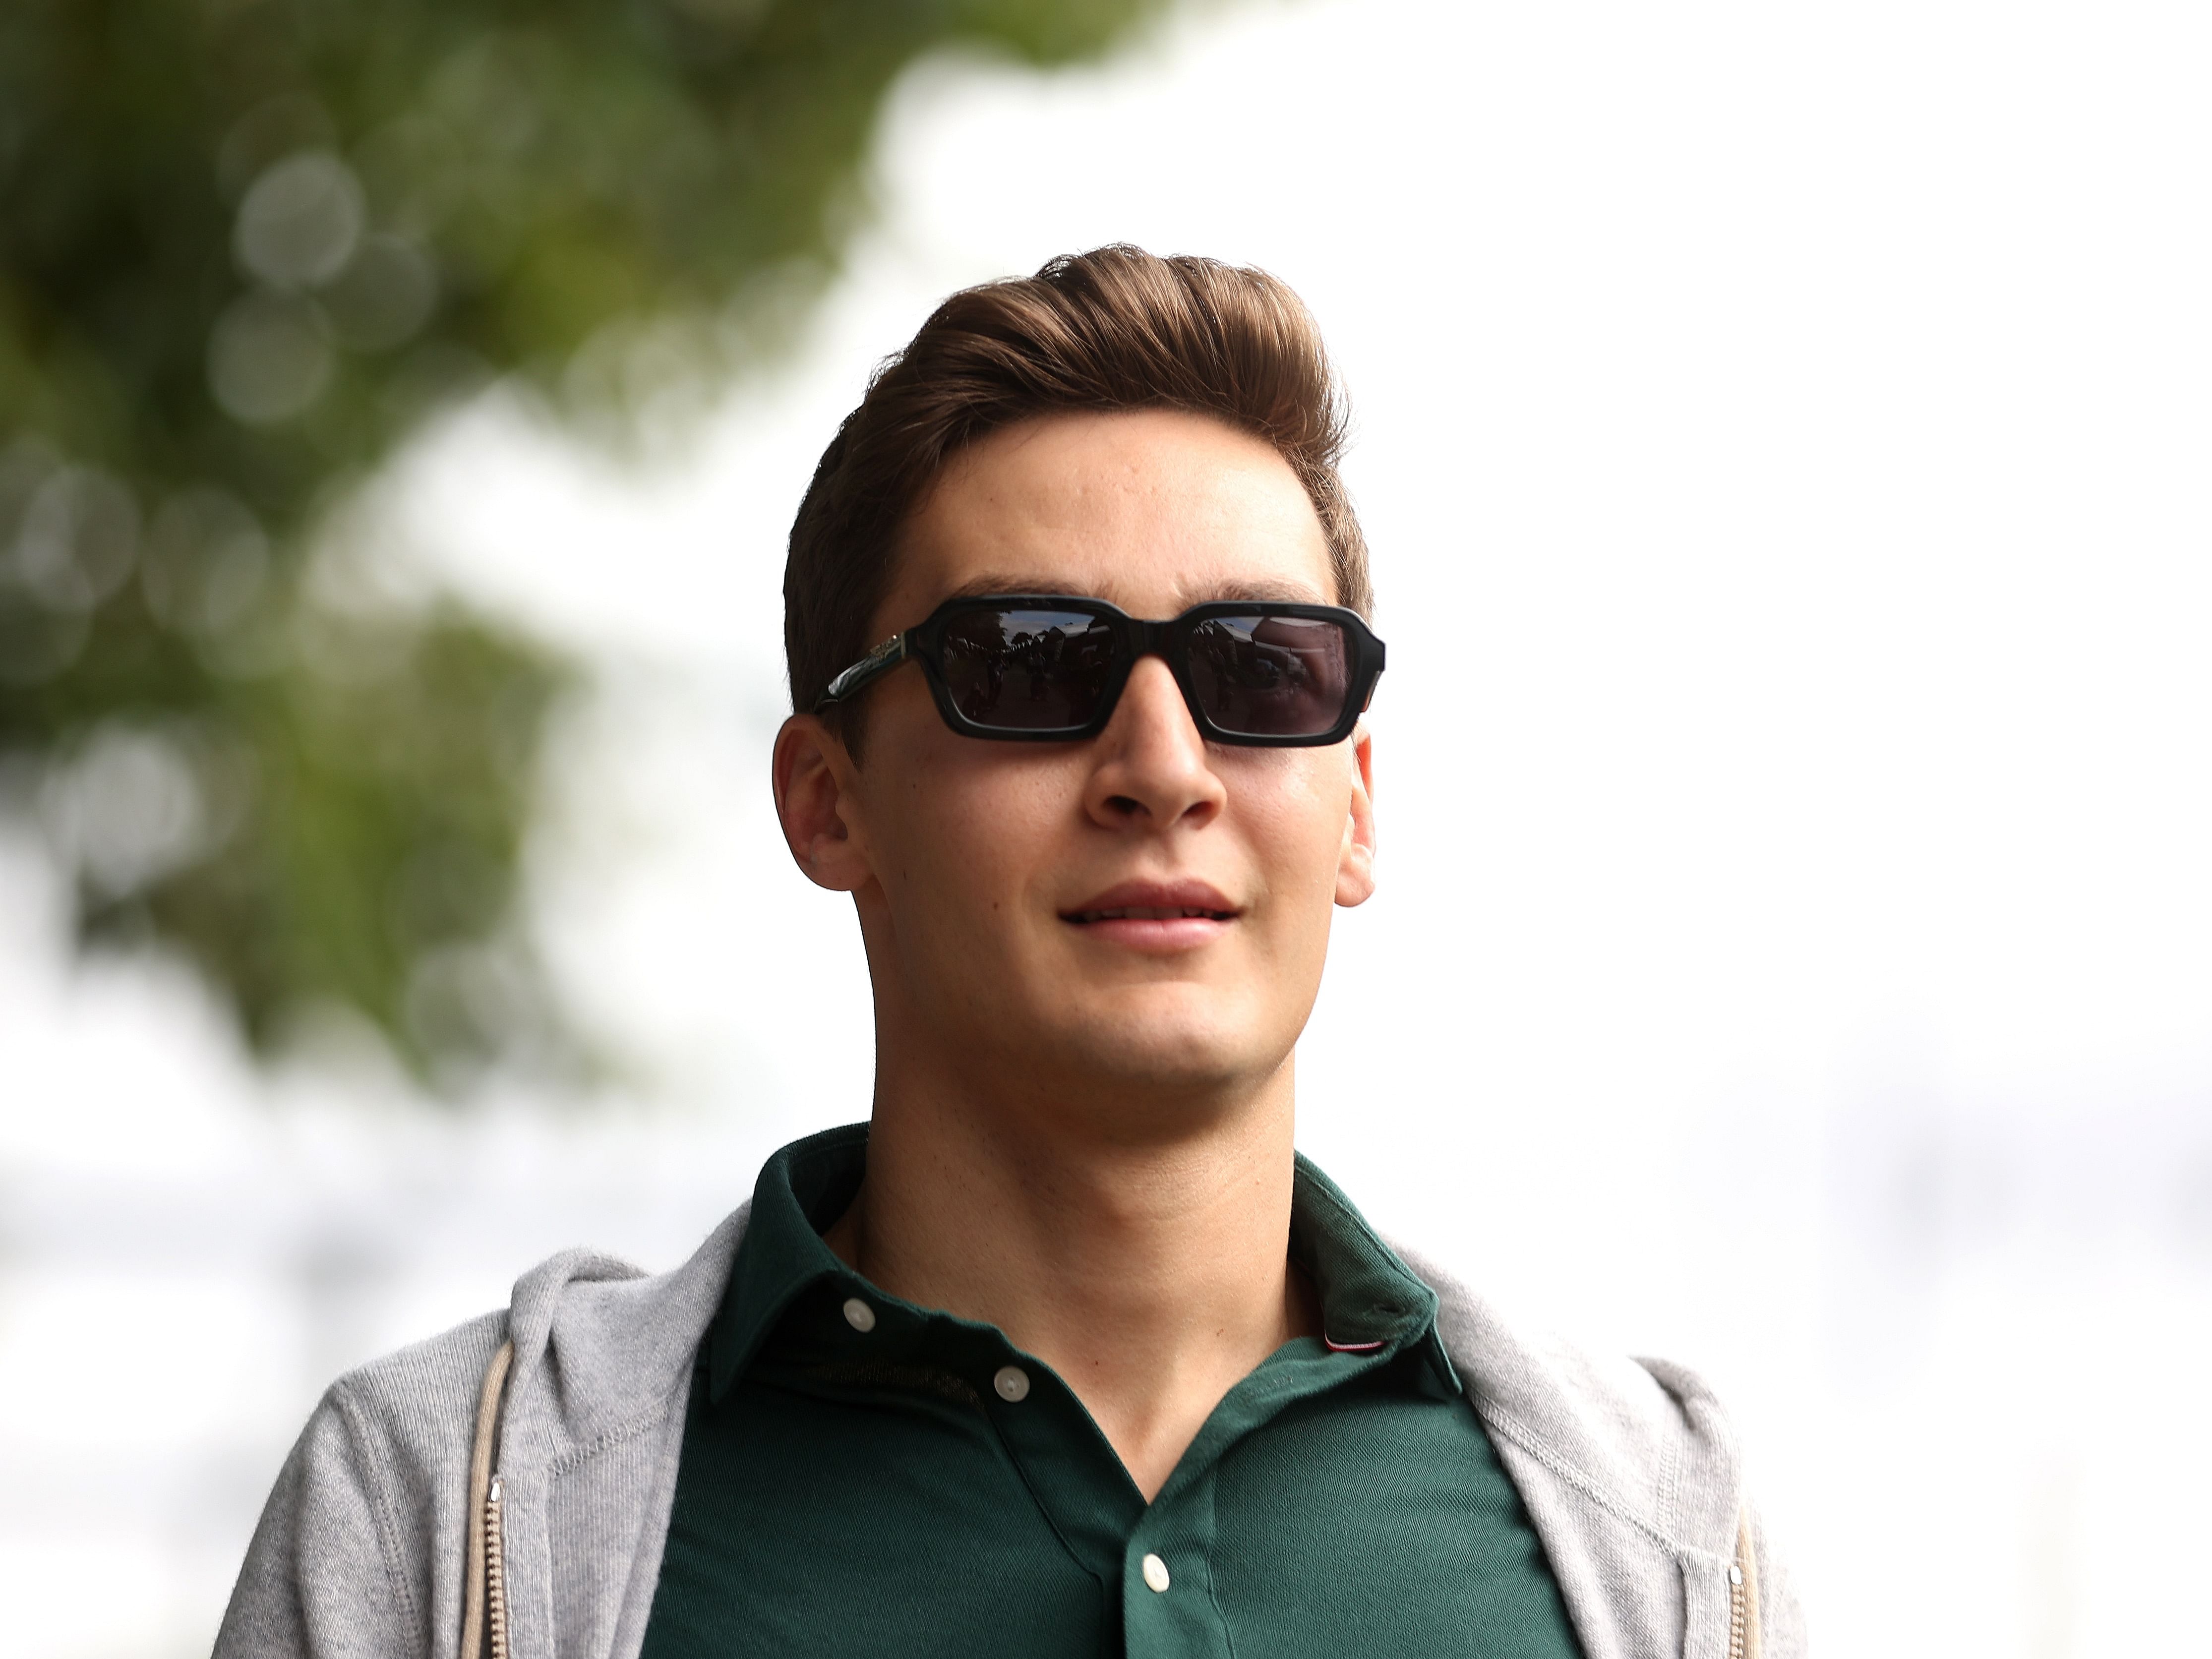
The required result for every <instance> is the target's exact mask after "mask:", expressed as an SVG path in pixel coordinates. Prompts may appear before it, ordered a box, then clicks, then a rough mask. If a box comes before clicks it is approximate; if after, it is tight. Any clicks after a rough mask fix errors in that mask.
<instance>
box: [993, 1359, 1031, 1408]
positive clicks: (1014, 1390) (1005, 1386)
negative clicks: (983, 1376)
mask: <svg viewBox="0 0 2212 1659" xmlns="http://www.w3.org/2000/svg"><path fill="white" fill-rule="evenodd" d="M991 1386H992V1387H993V1388H994V1389H997V1390H998V1391H999V1398H1000V1399H1001V1400H1004V1401H1008V1402H1010V1403H1011V1402H1012V1401H1020V1400H1026V1399H1028V1398H1029V1397H1030V1374H1029V1373H1028V1372H1027V1371H1025V1370H1023V1369H1022V1368H1021V1367H1020V1366H1019V1365H1001V1366H1000V1367H999V1374H998V1375H997V1376H994V1377H993V1378H992V1379H991Z"/></svg>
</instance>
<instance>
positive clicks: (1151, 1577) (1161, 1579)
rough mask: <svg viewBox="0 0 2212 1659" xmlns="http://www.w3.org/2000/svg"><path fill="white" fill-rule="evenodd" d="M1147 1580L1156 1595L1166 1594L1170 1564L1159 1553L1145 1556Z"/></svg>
mask: <svg viewBox="0 0 2212 1659" xmlns="http://www.w3.org/2000/svg"><path fill="white" fill-rule="evenodd" d="M1145 1582H1146V1583H1147V1584H1150V1585H1151V1586H1152V1592H1153V1594H1154V1595H1165V1594H1166V1593H1167V1588H1168V1564H1167V1563H1166V1562H1164V1561H1163V1560H1161V1559H1160V1558H1159V1557H1158V1556H1157V1555H1148V1556H1146V1558H1145Z"/></svg>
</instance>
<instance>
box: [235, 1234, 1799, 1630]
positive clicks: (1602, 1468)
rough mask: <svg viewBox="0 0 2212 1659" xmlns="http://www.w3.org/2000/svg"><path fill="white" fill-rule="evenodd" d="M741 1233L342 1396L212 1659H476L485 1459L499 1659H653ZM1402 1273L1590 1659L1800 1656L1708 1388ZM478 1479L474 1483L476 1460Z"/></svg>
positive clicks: (582, 1265)
mask: <svg viewBox="0 0 2212 1659" xmlns="http://www.w3.org/2000/svg"><path fill="white" fill-rule="evenodd" d="M748 1207H749V1206H748ZM745 1216H746V1210H745V1209H743V1208H741V1209H739V1210H738V1212H737V1213H736V1214H734V1215H732V1216H731V1217H730V1218H729V1219H728V1220H726V1221H725V1222H724V1223H723V1224H722V1225H720V1227H718V1228H717V1229H715V1231H714V1234H713V1236H712V1237H709V1238H708V1240H707V1242H706V1243H705V1244H703V1245H702V1246H701V1247H700V1249H699V1250H698V1252H697V1253H696V1255H693V1256H692V1258H691V1259H690V1261H686V1262H685V1263H684V1265H683V1266H682V1267H678V1268H676V1269H675V1270H674V1271H673V1272H671V1273H660V1274H656V1275H651V1276H648V1275H647V1274H644V1273H641V1272H640V1271H639V1270H638V1269H637V1268H635V1267H630V1266H629V1264H627V1263H625V1262H622V1261H616V1260H613V1259H611V1258H610V1257H607V1256H604V1255H597V1254H594V1253H592V1252H590V1251H585V1250H571V1251H567V1252H564V1253H563V1254H562V1255H556V1256H555V1257H553V1258H552V1259H551V1260H550V1261H546V1262H544V1264H542V1265H541V1266H539V1267H535V1268H533V1269H532V1270H531V1271H530V1272H529V1273H526V1274H525V1275H524V1276H523V1277H522V1278H521V1279H520V1280H519V1281H518V1282H517V1283H516V1285H515V1287H514V1297H513V1304H512V1305H511V1306H510V1307H509V1308H508V1309H507V1311H506V1312H505V1313H501V1314H490V1315H487V1316H484V1317H483V1318H480V1319H477V1320H473V1321H471V1322H469V1323H468V1324H465V1325H463V1326H461V1327H459V1328H458V1329H455V1330H453V1331H449V1332H447V1334H444V1335H443V1336H440V1337H435V1338H433V1339H432V1340H429V1341H428V1342H423V1343H420V1344H418V1345H416V1346H413V1347H410V1348H405V1349H402V1350H401V1351H400V1352H398V1353H395V1354H392V1355H390V1356H388V1357H387V1358H383V1359H380V1360H377V1361H375V1362H374V1363H373V1364H368V1365H365V1366H363V1367H362V1369H361V1370H356V1371H354V1372H351V1373H349V1375H347V1376H343V1377H341V1378H339V1379H338V1381H337V1383H333V1384H332V1385H331V1389H330V1392H329V1393H328V1394H326V1395H325V1396H324V1397H323V1400H322V1403H321V1404H320V1405H319V1407H317V1408H316V1410H315V1413H314V1414H313V1417H311V1418H310V1419H308V1422H307V1429H306V1431H304V1432H303V1433H302V1434H301V1437H300V1441H299V1443H298V1444H297V1445H296V1446H295V1447H294V1449H293V1450H292V1454H291V1455H290V1457H289V1458H288V1459H287V1460H286V1462H285V1464H284V1468H283V1472H282V1473H281V1474H279V1475H278V1476H277V1478H276V1490H275V1491H274V1492H271V1493H270V1498H269V1504H268V1507H267V1508H266V1510H264V1511H263V1514H262V1516H261V1522H260V1525H259V1526H258V1528H256V1529H255V1532H254V1534H253V1541H252V1545H251V1547H249V1548H248V1550H247V1552H246V1565H245V1566H244V1568H243V1569H242V1571H240V1575H239V1580H238V1587H237V1589H236V1590H235V1591H234V1592H233V1594H232V1596H231V1602H230V1608H229V1611H228V1613H226V1614H225V1616H224V1619H223V1622H222V1632H221V1633H220V1634H219V1635H218V1636H217V1637H216V1649H215V1651H216V1659H478V1655H477V1654H476V1653H470V1654H463V1652H462V1651H461V1650H462V1647H463V1626H464V1622H465V1619H464V1601H465V1597H466V1596H467V1595H469V1588H468V1583H469V1575H470V1571H471V1560H472V1559H476V1560H477V1561H481V1559H482V1558H483V1534H482V1533H481V1532H479V1533H478V1534H477V1539H476V1541H475V1543H474V1549H475V1553H474V1556H473V1558H472V1555H471V1548H472V1541H471V1518H472V1516H474V1518H476V1519H477V1521H478V1522H482V1521H483V1511H482V1510H480V1509H479V1508H478V1504H479V1503H480V1502H481V1498H478V1499H477V1500H475V1501H472V1499H471V1455H472V1453H473V1452H475V1451H476V1450H477V1446H478V1443H479V1440H480V1439H482V1441H483V1446H484V1449H486V1450H487V1451H489V1449H491V1448H492V1447H494V1446H495V1448H496V1453H495V1458H494V1460H493V1461H494V1463H495V1468H496V1476H497V1479H496V1482H495V1485H494V1486H492V1487H490V1488H489V1490H490V1491H492V1492H495V1494H496V1496H495V1498H494V1506H493V1510H492V1522H493V1526H494V1528H495V1532H496V1534H497V1535H496V1537H495V1538H494V1540H493V1541H492V1545H493V1556H494V1559H495V1562H496V1563H497V1564H498V1565H497V1574H496V1577H495V1589H494V1591H493V1599H494V1607H495V1611H494V1613H493V1618H492V1622H493V1623H494V1624H495V1626H497V1629H496V1631H495V1632H494V1639H493V1640H492V1642H491V1643H489V1644H479V1645H480V1646H484V1647H486V1648H487V1650H490V1651H494V1652H496V1653H497V1656H498V1659H510V1656H511V1659H637V1656H638V1652H639V1650H640V1648H641V1645H642V1644H643V1642H644V1639H645V1627H646V1620H647V1616H648V1615H649V1614H650V1613H651V1612H652V1608H653V1589H654V1587H655V1584H656V1583H657V1582H658V1580H659V1573H660V1552H661V1546H662V1542H663V1541H664V1539H665V1536H666V1534H667V1529H668V1517H669V1512H670V1508H671V1504H672V1502H673V1500H674V1498H675V1492H676V1469H677V1462H678V1455H679V1453H680V1451H681V1449H682V1447H683V1439H684V1407H685V1403H686V1400H687V1397H688V1395H689V1391H690V1379H691V1367H692V1360H693V1356H694V1353H695V1352H696V1349H697V1347H698V1346H699V1342H700V1340H701V1338H702V1336H704V1334H706V1330H707V1327H708V1323H709V1322H710V1321H711V1320H712V1319H713V1318H714V1311H715V1309H716V1308H717V1307H718V1306H719V1304H720V1300H721V1297H722V1292H723V1290H724V1287H725V1286H726V1284H727V1282H728V1279H729V1275H730V1267H731V1262H732V1260H733V1259H734V1257H735V1255H736V1253H737V1246H738V1239H739V1238H740V1237H742V1236H743V1234H744V1226H745ZM1399 1255H1400V1257H1401V1260H1403V1261H1405V1262H1406V1263H1407V1265H1408V1266H1409V1267H1412V1268H1413V1272H1414V1273H1416V1274H1418V1275H1419V1277H1420V1278H1422V1279H1425V1280H1426V1281H1427V1283H1428V1284H1429V1285H1431V1286H1432V1287H1433V1288H1434V1289H1435V1291H1436V1292H1437V1298H1438V1301H1439V1304H1440V1306H1439V1308H1438V1310H1437V1328H1438V1330H1439V1332H1440V1334H1442V1336H1443V1340H1444V1344H1445V1346H1446V1348H1447V1349H1448V1350H1449V1352H1450V1354H1451V1358H1452V1363H1453V1364H1455V1365H1456V1366H1457V1367H1458V1369H1459V1372H1460V1376H1461V1377H1462V1380H1464V1381H1465V1382H1466V1383H1467V1384H1468V1390H1469V1393H1470V1395H1471V1396H1472V1397H1473V1399H1474V1404H1475V1409H1476V1411H1477V1412H1478V1413H1480V1417H1481V1419H1482V1422H1483V1425H1484V1426H1485V1427H1486V1429H1487V1430H1488V1431H1489V1432H1490V1436H1491V1438H1492V1441H1493V1443H1495V1444H1496V1446H1497V1449H1498V1457H1499V1459H1500V1461H1501V1462H1503V1463H1504V1467H1505V1469H1506V1472H1507V1474H1509V1475H1510V1477H1511V1478H1512V1480H1513V1482H1514V1484H1515V1486H1517V1487H1518V1488H1519V1490H1520V1493H1521V1498H1522V1502H1523V1503H1524V1504H1526V1505H1527V1508H1528V1515H1529V1517H1530V1519H1531V1520H1532V1521H1533V1522H1534V1525H1535V1528H1536V1531H1537V1534H1538V1536H1539V1537H1541V1539H1542V1541H1543V1544H1544V1548H1545V1551H1546V1553H1547V1555H1548V1556H1549V1558H1550V1560H1551V1565H1552V1570H1553V1573H1554V1574H1555V1575H1556V1576H1557V1577H1558V1579H1559V1589H1560V1590H1561V1592H1562V1594H1563V1595H1564V1597H1565V1602H1566V1607H1567V1613H1568V1616H1569V1618H1570V1619H1571V1620H1572V1621H1573V1624H1574V1627H1575V1632H1576V1634H1577V1636H1578V1637H1579V1638H1581V1641H1582V1645H1583V1652H1584V1653H1585V1654H1586V1655H1587V1656H1588V1659H1661V1656H1668V1659H1674V1656H1680V1659H1751V1656H1756V1655H1760V1654H1764V1655H1765V1656H1768V1659H1796V1656H1798V1655H1801V1654H1802V1653H1803V1651H1804V1649H1805V1638H1804V1629H1803V1621H1802V1617H1801V1615H1800V1613H1799V1612H1798V1608H1797V1604H1796V1599H1795V1597H1794V1596H1793V1595H1791V1594H1790V1589H1789V1586H1788V1583H1787V1582H1786V1580H1785V1579H1784V1576H1783V1573H1782V1571H1781V1569H1780V1567H1779V1565H1778V1563H1777V1562H1776V1560H1775V1559H1774V1558H1773V1556H1772V1555H1771V1553H1770V1551H1769V1549H1768V1547H1767V1541H1766V1538H1765V1531H1764V1529H1763V1528H1761V1526H1760V1525H1759V1520H1758V1517H1757V1516H1756V1515H1755V1514H1754V1513H1753V1510H1751V1508H1750V1507H1749V1505H1748V1504H1747V1501H1746V1498H1745V1493H1744V1490H1743V1480H1742V1473H1741V1458H1740V1456H1739V1454H1738V1451H1737V1448H1736V1443H1735V1437H1734V1435H1733V1434H1732V1433H1731V1432H1730V1431H1729V1426H1728V1422H1727V1419H1725V1417H1724V1416H1723V1414H1722V1412H1721V1409H1720V1407H1719V1406H1718V1405H1717V1403H1716V1402H1715V1401H1714V1399H1713V1397H1712V1395H1711V1392H1710V1391H1709V1390H1708V1389H1706V1387H1705V1384H1704V1383H1702V1382H1700V1381H1699V1379H1698V1378H1697V1377H1696V1376H1692V1374H1691V1373H1690V1372H1688V1371H1686V1370H1682V1369H1681V1368H1680V1367H1679V1366H1674V1365H1670V1364H1665V1363H1663V1362H1661V1361H1656V1360H1641V1361H1629V1360H1619V1361H1608V1360H1604V1359H1600V1358H1592V1357H1590V1356H1589V1355H1586V1354H1583V1353H1581V1352H1577V1351H1576V1350H1574V1349H1572V1348H1570V1347H1567V1346H1563V1345H1560V1344H1558V1343H1555V1342H1550V1341H1541V1340H1534V1339H1532V1338H1530V1337H1528V1336H1527V1335H1525V1334H1522V1333H1520V1332H1518V1331H1516V1330H1514V1329H1512V1328H1510V1327H1509V1326H1507V1325H1506V1324H1505V1323H1504V1322H1503V1321H1501V1320H1500V1318H1499V1317H1498V1314H1497V1313H1496V1311H1495V1310H1492V1308H1491V1307H1490V1306H1488V1305H1487V1304H1485V1303H1484V1302H1483V1301H1482V1300H1481V1299H1480V1298H1479V1297H1476V1296H1475V1295H1474V1293H1473V1292H1471V1291H1468V1290H1467V1289H1466V1288H1465V1287H1464V1286H1462V1285H1460V1284H1458V1283H1457V1282H1456V1281H1455V1280H1454V1279H1452V1278H1450V1277H1449V1275H1448V1274H1445V1273H1441V1272H1439V1271H1437V1269H1436V1268H1435V1267H1432V1266H1431V1265H1430V1264H1428V1263H1426V1262H1425V1261H1422V1260H1420V1259H1419V1257H1418V1256H1416V1255H1412V1254H1410V1253H1408V1252H1407V1251H1404V1250H1401V1251H1399ZM509 1342H511V1343H512V1345H513V1359H512V1363H511V1365H510V1366H509V1368H508V1369H507V1373H506V1380H505V1388H504V1404H503V1407H501V1409H500V1410H499V1413H498V1419H497V1421H496V1424H495V1425H493V1424H492V1422H491V1419H490V1417H489V1413H483V1415H484V1417H485V1423H486V1428H487V1431H488V1432H487V1433H486V1434H484V1435H483V1436H481V1437H480V1436H479V1433H478V1419H479V1415H480V1412H479V1400H480V1396H482V1395H483V1393H484V1383H485V1380H486V1376H487V1372H488V1370H490V1368H491V1367H492V1366H493V1364H494V1360H495V1356H499V1355H500V1354H501V1347H502V1344H503V1343H509ZM490 1392H491V1397H493V1398H494V1399H497V1398H498V1397H499V1396H500V1393H501V1391H500V1389H498V1387H497V1386H496V1385H495V1387H494V1389H492V1390H491V1391H490ZM494 1428H495V1434H494V1433H493V1432H490V1431H492V1430H493V1429H494ZM477 1476H478V1480H479V1482H480V1483H481V1480H482V1478H483V1467H482V1463H481V1460H479V1467H478V1468H477ZM478 1583H479V1588H480V1587H481V1573H480V1572H479V1575H478ZM478 1602H479V1606H481V1595H479V1596H478ZM467 1622H468V1623H469V1624H470V1625H471V1627H472V1628H477V1629H482V1628H483V1627H484V1621H483V1620H482V1619H481V1618H478V1619H472V1620H468V1621H467Z"/></svg>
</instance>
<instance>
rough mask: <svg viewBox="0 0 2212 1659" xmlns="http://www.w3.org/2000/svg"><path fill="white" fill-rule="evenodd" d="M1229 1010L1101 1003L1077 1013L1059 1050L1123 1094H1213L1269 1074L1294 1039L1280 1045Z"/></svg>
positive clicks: (1141, 1001)
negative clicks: (1072, 1054)
mask: <svg viewBox="0 0 2212 1659" xmlns="http://www.w3.org/2000/svg"><path fill="white" fill-rule="evenodd" d="M1117 1003H1119V1004H1121V1006H1114V1005H1115V1004H1117ZM1147 1004H1155V1006H1147ZM1233 1012H1241V1011H1231V1010H1227V1009H1223V1008H1220V1007H1218V1006H1211V1007H1201V1006H1192V1005H1191V999H1190V998H1189V997H1188V995H1183V996H1179V997H1177V998H1176V999H1175V1000H1174V1002H1173V1003H1172V1004H1171V1005H1170V1006H1166V1007H1161V1006H1156V1000H1154V999H1149V998H1136V999H1123V998H1117V997H1111V996H1107V997H1101V998H1099V999H1097V1001H1096V1002H1094V1003H1092V1004H1091V1006H1089V1007H1087V1008H1085V1009H1084V1010H1081V1011H1079V1013H1078V1017H1077V1018H1076V1020H1075V1021H1074V1023H1073V1029H1070V1030H1067V1031H1066V1038H1067V1042H1066V1047H1067V1048H1070V1049H1073V1050H1074V1051H1075V1052H1077V1053H1078V1054H1080V1055H1081V1057H1082V1058H1081V1063H1082V1065H1083V1066H1085V1069H1086V1071H1087V1072H1088V1073H1089V1074H1090V1075H1091V1076H1093V1077H1097V1078H1099V1079H1102V1080H1103V1079H1109V1078H1110V1079H1113V1080H1114V1081H1115V1082H1116V1083H1117V1084H1119V1085H1121V1086H1122V1087H1124V1088H1127V1089H1131V1090H1135V1091H1143V1092H1147V1093H1158V1094H1163V1095H1168V1096H1186V1095H1199V1094H1214V1093H1218V1092H1219V1091H1222V1090H1224V1089H1234V1088H1235V1087H1236V1086H1237V1085H1238V1084H1239V1083H1241V1082H1248V1081H1254V1082H1255V1081H1258V1080H1259V1079H1263V1078H1267V1077H1270V1076H1273V1074H1274V1073H1275V1072H1276V1071H1277V1070H1278V1069H1279V1067H1280V1066H1281V1065H1282V1063H1283V1062H1284V1060H1286V1059H1287V1058H1288V1057H1289V1055H1290V1051H1291V1043H1292V1042H1296V1040H1297V1036H1296V1033H1295V1032H1293V1033H1291V1036H1290V1037H1289V1039H1288V1040H1287V1041H1285V1040H1282V1039H1280V1038H1279V1036H1278V1035H1277V1034H1276V1033H1275V1032H1274V1031H1273V1030H1261V1029H1258V1028H1257V1024H1256V1023H1255V1022H1253V1021H1250V1020H1249V1019H1238V1018H1233V1017H1232V1016H1233Z"/></svg>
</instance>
